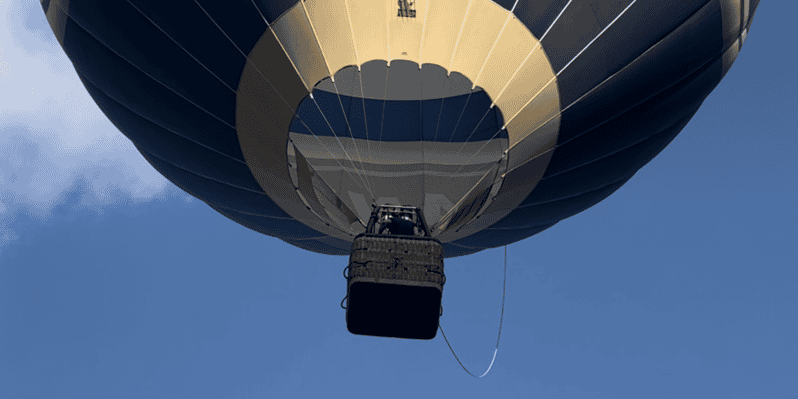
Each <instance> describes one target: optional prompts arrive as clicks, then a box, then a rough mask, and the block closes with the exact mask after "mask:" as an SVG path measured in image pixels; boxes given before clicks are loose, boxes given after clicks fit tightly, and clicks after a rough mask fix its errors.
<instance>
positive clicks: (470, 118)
mask: <svg viewBox="0 0 798 399" xmlns="http://www.w3.org/2000/svg"><path fill="white" fill-rule="evenodd" d="M339 3H340V4H339ZM421 3H423V5H425V6H424V7H418V8H416V9H413V10H412V11H413V12H412V13H410V14H408V13H409V11H408V10H404V14H403V11H402V10H398V14H397V7H399V6H401V5H397V4H398V3H396V2H391V1H386V2H377V1H373V0H348V2H346V3H344V2H343V0H326V1H322V0H307V1H305V2H303V3H299V2H297V1H296V0H233V1H230V2H217V1H211V0H197V1H193V0H175V1H153V0H130V1H127V2H108V1H100V0H70V1H64V0H45V1H42V2H41V5H42V8H43V10H44V11H45V13H46V15H47V17H48V20H49V22H50V25H51V27H53V32H54V34H55V36H56V38H57V39H58V41H59V43H61V45H62V46H63V48H64V51H65V52H66V54H67V55H68V56H69V58H70V60H71V61H72V63H73V65H74V67H75V70H76V71H77V73H78V76H79V77H80V79H81V80H82V82H83V83H84V85H85V87H86V89H87V90H88V92H89V94H90V95H91V96H92V98H93V99H94V100H95V102H96V103H97V104H98V106H99V107H100V108H101V109H102V111H103V112H104V113H105V114H106V115H107V116H108V118H109V119H110V120H111V121H112V122H113V123H114V125H115V126H116V127H117V128H118V129H119V130H120V131H121V132H122V133H123V134H125V135H126V137H128V138H129V139H130V140H131V141H132V142H133V143H134V144H135V146H136V148H137V149H138V150H139V151H140V152H141V154H142V155H143V156H144V158H145V159H146V160H147V161H148V162H150V163H151V164H152V165H153V166H154V167H155V168H156V169H157V170H158V171H159V172H160V173H161V174H163V175H164V176H165V177H166V178H168V179H169V180H170V181H172V182H174V183H175V184H176V185H177V186H179V187H180V188H181V189H183V190H185V191H186V192H188V193H190V194H191V195H193V196H195V197H197V198H199V199H201V200H202V201H204V202H206V203H208V204H209V205H210V206H211V207H212V208H213V209H215V210H216V211H218V212H219V213H221V214H223V215H224V216H226V217H228V218H230V219H231V220H234V221H235V222H237V223H239V224H241V225H243V226H246V227H247V228H250V229H252V230H255V231H258V232H260V233H263V234H266V235H270V236H275V237H278V238H280V239H282V240H284V241H286V242H288V243H290V244H292V245H295V246H297V247H299V248H303V249H307V250H310V251H314V252H319V253H326V254H335V255H346V254H348V252H349V249H350V246H351V239H352V238H353V237H354V236H355V235H356V234H358V233H359V232H362V231H363V223H364V221H365V220H367V219H368V213H369V211H370V209H371V205H372V204H375V203H377V204H380V203H400V204H402V205H413V206H417V207H419V208H421V209H422V210H423V212H424V214H425V217H426V219H427V223H428V224H429V225H430V226H431V227H432V228H433V231H434V233H433V234H434V235H435V236H436V237H438V238H439V239H441V241H442V242H443V243H444V250H445V256H446V257H452V256H463V255H468V254H471V253H474V252H477V251H480V250H483V249H487V248H493V247H498V246H502V245H506V244H509V243H513V242H517V241H520V240H522V239H524V238H527V237H529V236H531V235H534V234H537V233H539V232H542V231H544V230H545V229H547V228H550V227H551V226H553V225H554V224H556V223H557V222H558V221H560V220H562V219H564V218H567V217H570V216H572V215H575V214H577V213H579V212H581V211H583V210H585V209H587V208H589V207H591V206H593V205H595V204H596V203H598V202H600V201H602V200H603V199H605V198H607V197H608V196H609V195H611V194H612V193H613V192H615V191H616V190H618V189H619V188H620V187H621V186H622V185H623V184H625V183H626V182H627V181H628V180H629V179H630V178H631V177H632V176H633V175H634V174H635V172H636V171H637V170H639V169H640V168H641V167H643V166H644V165H645V164H646V163H648V162H649V161H650V160H651V159H653V158H654V157H655V156H656V155H657V154H658V153H660V152H661V151H662V150H663V149H664V148H665V147H666V146H667V145H668V144H669V143H670V142H671V141H672V140H673V139H674V138H675V137H676V135H677V134H678V133H679V132H680V131H681V130H682V129H683V128H684V127H685V126H686V125H687V123H688V122H689V120H690V119H691V118H692V116H693V115H694V114H695V113H696V112H698V109H699V108H700V106H701V104H702V102H703V101H704V100H705V99H706V98H707V96H709V94H710V93H711V91H712V90H713V89H714V88H715V86H716V85H717V84H718V83H719V82H720V81H721V79H722V78H723V76H724V75H725V74H726V72H727V71H728V70H729V68H730V67H731V65H732V63H733V61H734V59H735V58H736V56H737V54H738V53H739V51H740V49H741V47H742V45H743V42H744V41H745V38H746V37H747V35H748V28H749V26H750V24H751V21H752V19H753V14H754V12H755V10H756V7H757V5H758V3H759V2H758V1H756V0H752V1H750V2H735V1H731V0H705V1H694V2H685V1H675V0H674V1H657V2H651V1H636V0H605V1H568V0H544V1H533V0H518V1H514V0H510V1H505V0H496V1H491V0H452V1H448V2H446V3H445V4H444V3H443V2H436V1H435V0H428V1H427V2H421ZM427 5H428V6H427ZM511 10H512V14H513V15H514V17H513V15H511ZM380 13H384V16H385V18H384V19H382V18H374V17H373V16H374V15H380ZM411 14H412V15H416V17H411V16H409V15H411ZM402 15H404V16H402ZM369 16H371V17H369ZM445 27H449V28H445ZM507 32H509V33H507ZM311 93H312V94H311ZM253 145H254V147H253ZM278 155H279V156H278ZM502 207H504V208H502Z"/></svg>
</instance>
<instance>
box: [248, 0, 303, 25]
mask: <svg viewBox="0 0 798 399" xmlns="http://www.w3.org/2000/svg"><path fill="white" fill-rule="evenodd" d="M253 1H254V2H255V4H256V5H257V6H258V9H259V10H260V12H261V14H263V17H264V18H266V20H267V21H268V22H269V24H273V23H274V21H275V20H277V18H279V17H280V16H282V15H283V14H285V12H286V11H288V10H289V9H290V8H291V7H292V6H293V5H294V4H296V3H297V2H298V1H299V0H253Z"/></svg>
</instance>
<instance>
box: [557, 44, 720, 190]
mask: <svg viewBox="0 0 798 399" xmlns="http://www.w3.org/2000/svg"><path fill="white" fill-rule="evenodd" d="M721 73H722V71H721V64H720V63H719V58H716V61H715V62H714V63H709V64H707V65H705V66H704V67H703V68H701V69H699V70H698V71H696V72H695V73H693V74H692V75H690V76H688V77H686V78H685V79H684V80H682V81H681V82H679V83H677V84H676V85H674V86H672V87H671V88H669V89H668V90H665V91H663V92H662V93H660V94H658V95H656V96H654V97H653V98H651V99H649V100H648V101H646V102H644V103H642V104H640V105H638V106H636V107H634V108H632V109H630V110H629V111H627V112H625V113H624V114H622V115H621V116H620V117H617V118H614V119H611V120H610V121H608V122H606V123H604V124H601V125H598V126H596V127H594V128H593V129H591V130H588V131H587V132H585V133H582V134H581V135H579V136H577V137H575V138H574V139H572V140H571V141H568V142H566V143H565V144H563V145H560V146H558V147H557V149H556V150H555V152H554V156H553V157H552V160H551V162H550V163H549V167H548V168H547V169H546V173H545V175H544V177H543V179H544V180H545V179H548V178H549V177H551V176H553V175H557V174H559V173H562V172H563V171H566V170H570V169H573V168H576V167H579V166H582V165H585V164H587V163H589V162H593V161H594V160H596V159H599V158H602V157H605V156H607V155H609V154H612V153H614V152H616V151H618V150H620V149H622V148H626V147H628V146H630V145H631V144H633V143H636V142H639V141H640V140H643V139H645V138H647V137H650V136H652V135H654V134H655V133H658V132H659V131H661V130H662V129H664V128H666V127H667V128H670V126H672V125H674V124H679V123H681V121H682V120H684V119H685V118H690V117H691V116H692V115H693V114H694V113H695V112H696V111H697V110H698V107H699V106H700V105H701V104H702V103H703V101H704V99H705V98H706V97H707V96H708V95H709V93H710V92H712V90H713V89H714V88H715V86H717V84H718V82H719V81H720V78H721Z"/></svg>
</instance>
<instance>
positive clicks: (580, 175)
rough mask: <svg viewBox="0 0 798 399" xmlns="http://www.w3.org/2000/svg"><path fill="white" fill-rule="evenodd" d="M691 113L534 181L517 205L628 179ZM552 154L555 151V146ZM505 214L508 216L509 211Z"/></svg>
mask: <svg viewBox="0 0 798 399" xmlns="http://www.w3.org/2000/svg"><path fill="white" fill-rule="evenodd" d="M691 117H692V114H691V115H689V116H688V117H686V118H684V119H683V120H682V121H681V122H680V123H678V124H676V125H674V126H671V127H670V128H668V129H665V130H664V131H662V132H660V133H659V134H657V135H654V136H653V137H651V138H649V139H648V140H645V141H643V142H641V143H638V144H635V145H633V146H631V147H629V148H627V149H625V150H623V151H620V152H617V153H615V154H613V155H610V156H607V157H605V158H601V159H599V160H597V161H594V162H592V163H589V164H587V165H584V166H582V167H579V168H576V169H572V170H569V171H567V172H564V173H561V174H558V175H556V176H553V177H550V178H548V179H546V178H544V179H543V180H541V181H540V183H538V185H537V187H535V189H534V190H533V191H532V193H531V194H530V195H529V196H528V197H527V198H526V199H525V200H524V201H523V202H522V203H521V205H520V206H527V205H534V204H539V203H544V202H551V201H556V200H559V199H561V198H567V197H573V196H577V195H580V194H582V193H585V192H588V191H594V190H597V189H599V188H601V187H603V186H604V185H606V184H607V183H609V182H613V181H618V180H622V179H628V178H631V177H632V176H634V174H635V173H637V170H638V169H640V168H642V167H643V166H645V164H647V163H648V162H649V161H651V160H652V159H653V158H654V157H655V156H656V155H657V154H659V153H660V151H662V150H663V149H665V147H666V146H667V145H668V144H670V142H671V141H672V140H673V139H674V138H675V137H676V135H677V134H679V132H680V131H681V130H682V129H683V128H684V126H685V125H687V122H689V121H690V118H691ZM554 153H555V156H556V153H557V151H556V150H555V152H554ZM507 217H510V216H509V215H508V216H507Z"/></svg>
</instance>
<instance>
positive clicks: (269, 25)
mask: <svg viewBox="0 0 798 399" xmlns="http://www.w3.org/2000/svg"><path fill="white" fill-rule="evenodd" d="M128 3H130V1H128ZM194 3H195V4H196V5H197V7H199V9H200V10H201V11H202V12H203V13H204V14H205V16H207V17H208V19H209V20H210V21H211V22H212V23H213V24H214V25H215V26H216V27H217V28H218V29H219V31H220V32H222V34H223V35H224V36H225V37H226V38H227V40H228V41H229V42H230V43H231V44H232V45H233V47H235V48H236V50H238V52H239V53H241V55H242V56H244V58H245V59H246V60H247V62H248V63H250V64H252V66H253V67H254V68H255V70H256V71H257V72H258V75H259V76H260V77H261V79H263V81H265V82H266V83H267V84H269V86H271V87H272V89H274V91H275V92H276V93H277V95H278V96H280V99H282V100H283V102H284V103H285V104H286V106H287V107H288V108H289V109H291V110H292V111H293V112H294V113H296V110H295V109H293V108H292V107H291V105H290V104H288V102H287V101H286V100H285V98H284V97H283V96H282V95H281V94H280V92H279V91H277V88H276V87H274V85H273V84H272V83H271V82H270V81H269V79H267V78H266V76H264V75H263V72H261V70H260V69H258V67H257V66H256V65H255V64H254V63H253V62H252V60H250V59H249V57H248V56H247V54H246V53H244V51H242V50H241V49H240V48H239V47H238V45H237V44H236V43H235V42H234V41H233V39H231V38H230V36H229V35H228V34H227V32H225V31H224V29H222V27H221V26H220V25H219V24H218V23H217V22H216V20H214V19H213V18H212V17H211V15H210V14H209V13H208V11H207V10H205V8H204V7H202V5H201V4H199V3H198V2H197V0H194ZM131 5H133V4H132V3H131ZM252 5H253V6H254V7H255V9H256V10H258V14H260V17H261V18H262V19H263V22H264V23H265V24H266V26H268V27H269V28H271V24H269V21H268V20H266V17H265V16H264V15H263V13H262V12H261V11H260V8H258V6H257V5H256V4H255V2H254V0H252ZM134 7H135V6H134ZM136 9H137V10H138V8H136ZM139 12H140V13H141V10H139ZM142 15H143V16H144V17H145V18H147V19H149V17H147V16H146V15H144V13H142ZM151 22H153V25H155V23H154V21H151ZM155 26H156V27H158V26H157V25H155ZM158 28H159V29H161V28H160V27H158ZM161 31H163V29H161ZM164 33H166V32H164ZM167 36H168V35H167ZM170 38H171V37H170ZM275 38H276V39H277V42H278V43H279V44H280V46H281V47H282V46H283V44H282V43H281V42H280V38H279V37H277V36H276V34H275ZM172 41H173V42H175V41H174V39H172ZM175 43H176V44H177V42H175ZM181 48H182V47H181ZM282 48H283V50H285V48H284V47H282ZM184 51H185V49H184ZM189 55H191V54H189ZM192 58H194V57H193V56H192ZM195 60H196V58H195ZM289 60H290V58H289ZM197 62H198V63H199V64H200V65H202V63H200V62H199V60H197ZM291 64H292V65H293V61H291ZM203 67H204V65H203ZM206 69H207V68H206ZM294 69H296V65H294ZM209 72H210V71H209ZM297 75H298V76H299V78H300V79H302V75H301V74H300V73H299V70H298V69H297ZM217 79H218V77H217ZM220 80H221V79H220ZM302 81H303V82H304V79H303V80H302ZM228 87H229V86H228ZM231 90H232V88H231ZM233 91H234V92H235V90H233ZM314 102H315V101H314ZM253 109H255V110H257V111H261V110H260V109H259V108H257V107H254V108H253ZM261 112H262V111H261ZM211 115H212V114H211ZM212 116H214V115H212ZM297 120H299V121H300V122H302V124H303V125H305V127H306V128H307V129H308V131H309V132H310V133H311V134H313V137H315V138H316V140H317V141H318V142H319V144H321V145H322V147H324V149H325V150H327V152H329V153H330V155H331V156H332V158H333V160H335V161H336V163H338V165H340V166H341V169H343V170H345V171H346V172H347V173H348V174H349V176H350V177H351V178H352V180H354V181H355V183H356V184H357V185H358V186H360V183H358V182H357V180H355V178H354V176H352V174H351V173H350V172H349V171H348V170H346V168H344V166H343V164H341V163H340V162H339V161H338V159H337V158H336V157H335V154H333V152H332V151H331V150H330V148H329V147H327V145H326V144H324V142H322V141H321V139H319V137H318V136H316V134H315V133H314V132H313V130H312V129H311V128H310V126H308V125H307V124H305V122H304V121H302V120H301V119H300V118H299V117H298V116H297Z"/></svg>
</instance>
